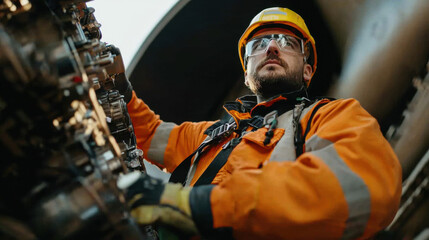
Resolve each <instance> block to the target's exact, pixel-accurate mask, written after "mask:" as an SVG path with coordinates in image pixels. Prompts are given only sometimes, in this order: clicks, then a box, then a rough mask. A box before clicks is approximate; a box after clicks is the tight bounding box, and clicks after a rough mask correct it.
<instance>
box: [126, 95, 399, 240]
mask: <svg viewBox="0 0 429 240" xmlns="http://www.w3.org/2000/svg"><path fill="white" fill-rule="evenodd" d="M290 101H291V100H290V99H288V98H287V97H284V96H280V97H277V98H274V99H273V100H271V101H268V102H264V103H260V104H258V105H256V106H255V107H253V108H252V109H248V108H247V109H246V106H245V105H247V102H243V101H237V102H236V103H235V104H228V105H225V106H226V107H225V108H226V110H227V112H228V113H229V114H230V115H231V116H233V117H234V119H235V120H236V121H239V120H240V119H246V118H250V117H251V115H252V114H253V115H254V114H256V113H255V112H257V113H258V114H261V113H264V112H270V111H272V110H273V109H272V108H274V107H275V106H279V103H280V104H281V103H282V102H284V104H288V102H290ZM328 101H329V100H327V99H325V100H320V101H318V102H316V103H314V104H312V105H310V106H308V107H306V108H305V109H304V110H303V112H302V115H301V120H300V123H301V127H302V130H303V131H305V130H306V129H305V128H306V126H307V122H308V120H309V118H310V113H311V112H312V109H314V107H315V106H317V105H318V104H321V103H323V102H328ZM291 106H292V107H291V110H289V111H286V112H285V113H283V114H281V115H280V116H279V117H278V124H277V128H276V129H275V130H274V135H273V137H272V139H271V141H270V143H269V144H267V145H264V144H263V142H264V140H265V137H266V136H265V133H266V132H267V128H266V127H262V128H259V129H258V130H256V131H249V132H248V133H247V134H245V135H244V136H243V137H242V140H241V142H240V143H239V144H238V145H237V146H236V147H235V148H234V150H233V151H232V152H231V155H230V156H229V158H228V161H227V163H226V164H225V165H224V166H223V168H222V169H221V170H220V171H219V173H218V174H217V175H216V177H215V179H214V180H213V182H212V183H213V184H215V185H209V186H198V187H194V188H193V190H192V191H191V198H190V203H191V209H192V217H193V219H194V220H195V222H196V225H197V227H198V228H199V230H200V232H201V233H202V234H203V235H204V234H206V235H211V236H214V235H216V234H219V236H221V234H225V233H228V234H231V233H232V235H233V237H234V238H235V239H355V238H361V239H365V238H368V237H371V236H372V235H374V234H375V233H377V232H378V231H380V230H382V229H383V228H385V227H386V226H387V225H388V224H389V223H390V221H391V220H392V219H393V217H394V215H395V213H396V210H397V209H398V205H399V201H400V195H401V167H400V165H399V161H398V159H397V157H396V156H395V154H394V152H393V150H392V148H391V147H390V145H389V143H388V142H387V141H386V140H385V138H384V137H383V135H382V133H381V132H380V129H379V125H378V123H377V121H376V120H375V119H374V118H373V117H372V116H371V115H370V114H369V113H367V112H366V111H365V110H364V109H363V108H362V107H361V106H360V104H359V103H358V102H357V101H356V100H354V99H340V100H334V101H330V102H328V103H327V104H325V105H324V106H322V107H320V109H318V111H317V112H316V114H315V115H314V117H313V119H312V123H311V128H310V131H309V133H308V135H307V136H306V139H305V145H304V153H303V154H302V155H300V156H299V157H298V158H296V155H295V148H294V141H293V136H294V129H293V125H292V115H293V114H292V112H293V109H294V104H291ZM127 107H128V111H129V113H130V116H131V119H132V122H133V124H134V128H135V133H136V136H137V142H138V147H140V148H141V149H142V150H143V151H144V153H145V158H146V159H148V160H149V161H151V162H153V163H155V164H157V165H158V166H160V167H165V168H167V170H168V171H169V172H172V171H173V170H174V169H175V168H176V167H177V166H178V165H179V164H180V163H181V161H183V160H184V159H185V158H186V157H188V155H190V154H191V153H192V152H193V151H194V150H195V149H196V148H197V147H198V146H199V145H200V143H201V142H202V141H203V140H204V139H205V138H206V137H207V136H206V135H205V134H204V131H205V130H206V129H207V128H208V127H209V126H211V125H212V124H213V123H214V122H198V123H194V122H185V123H182V124H181V125H176V124H174V123H168V122H163V121H161V120H160V118H159V116H158V115H155V114H154V112H153V111H151V110H150V109H149V107H148V106H147V105H146V104H144V103H143V101H142V100H140V99H138V98H137V97H136V95H135V93H133V98H132V100H131V102H130V103H129V104H128V105H127ZM249 110H250V111H249ZM235 137H238V134H236V133H233V134H232V135H231V136H230V137H229V138H227V139H225V140H223V141H221V142H220V143H218V144H216V145H214V146H212V147H210V148H209V149H208V150H207V151H205V152H204V153H203V154H201V156H199V158H198V162H197V163H195V164H194V165H193V166H192V167H191V168H194V170H193V171H192V173H191V177H192V178H191V179H190V185H191V186H192V185H193V184H195V182H196V181H197V180H198V178H199V177H200V176H201V174H202V173H203V172H204V170H205V169H206V168H207V167H208V165H209V164H210V163H211V161H212V160H213V159H214V157H215V156H216V155H217V153H218V152H220V151H221V149H222V146H223V145H224V144H225V143H227V142H228V141H229V140H231V138H235ZM228 230H229V231H228ZM231 230H232V231H231Z"/></svg>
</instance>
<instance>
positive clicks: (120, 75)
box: [107, 45, 133, 103]
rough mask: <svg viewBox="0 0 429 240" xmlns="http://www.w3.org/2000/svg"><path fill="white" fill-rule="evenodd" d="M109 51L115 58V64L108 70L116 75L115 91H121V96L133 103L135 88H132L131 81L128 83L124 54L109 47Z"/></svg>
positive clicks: (117, 49)
mask: <svg viewBox="0 0 429 240" xmlns="http://www.w3.org/2000/svg"><path fill="white" fill-rule="evenodd" d="M108 49H109V50H110V52H111V53H112V55H114V56H115V58H114V59H115V63H114V64H113V65H112V66H111V67H110V68H109V67H108V68H107V71H108V72H111V73H109V74H113V73H116V74H115V77H114V79H115V80H114V84H115V89H117V90H118V91H119V93H120V94H122V95H124V101H125V102H126V103H129V102H130V101H131V97H132V96H133V87H132V86H131V83H130V81H128V78H127V76H126V75H125V66H124V63H123V60H122V54H121V51H120V50H119V48H117V47H115V46H113V45H109V46H108Z"/></svg>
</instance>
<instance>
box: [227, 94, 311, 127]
mask: <svg viewBox="0 0 429 240" xmlns="http://www.w3.org/2000/svg"><path fill="white" fill-rule="evenodd" d="M303 97H307V92H306V90H305V89H304V88H301V89H300V90H298V91H294V92H289V93H282V94H279V95H276V96H274V97H272V98H270V99H268V100H267V101H264V102H261V103H258V102H257V97H256V95H246V96H243V97H240V98H238V99H237V100H236V101H235V102H227V103H225V105H224V109H225V110H226V111H227V112H228V113H229V115H231V116H232V117H234V119H235V120H236V121H237V122H238V121H240V120H242V119H248V118H252V117H254V116H262V117H263V116H265V115H266V114H268V113H270V112H272V111H273V110H278V111H280V112H286V111H288V110H291V109H293V108H294V107H295V105H296V104H297V103H298V102H300V101H301V98H303Z"/></svg>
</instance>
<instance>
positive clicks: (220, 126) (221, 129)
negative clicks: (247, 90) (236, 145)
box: [168, 117, 236, 184]
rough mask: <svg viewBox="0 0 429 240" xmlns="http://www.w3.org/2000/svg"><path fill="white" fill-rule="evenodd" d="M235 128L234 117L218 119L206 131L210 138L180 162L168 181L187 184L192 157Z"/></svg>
mask: <svg viewBox="0 0 429 240" xmlns="http://www.w3.org/2000/svg"><path fill="white" fill-rule="evenodd" d="M235 128H236V124H235V122H234V119H233V118H232V117H231V118H230V119H228V120H226V121H218V122H216V123H214V124H213V125H212V126H210V127H209V129H208V130H207V131H206V132H205V133H206V134H207V135H208V138H207V139H206V140H204V141H203V142H202V143H201V144H200V146H198V148H197V149H196V150H195V151H194V152H193V153H191V155H189V156H188V157H187V158H186V159H185V160H183V161H182V162H181V163H180V164H179V166H177V167H176V168H175V169H174V171H173V172H172V173H171V176H170V179H169V180H168V181H169V182H172V183H182V184H185V183H186V178H187V175H188V171H189V169H190V167H191V162H192V158H193V157H194V156H195V155H196V154H197V153H198V155H197V157H198V156H199V155H200V154H201V153H202V152H203V151H204V150H205V148H206V147H208V146H210V145H211V144H212V143H215V142H218V141H219V140H221V139H222V138H224V137H226V136H229V135H230V134H231V133H232V131H233V130H234V129H235ZM195 160H196V159H195Z"/></svg>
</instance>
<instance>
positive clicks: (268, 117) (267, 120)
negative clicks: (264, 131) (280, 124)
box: [262, 110, 278, 127]
mask: <svg viewBox="0 0 429 240" xmlns="http://www.w3.org/2000/svg"><path fill="white" fill-rule="evenodd" d="M277 115H278V112H277V110H274V111H272V112H270V113H268V114H267V115H265V117H264V123H263V124H262V125H263V126H264V127H269V126H270V125H271V123H272V122H273V121H274V120H276V119H277Z"/></svg>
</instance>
